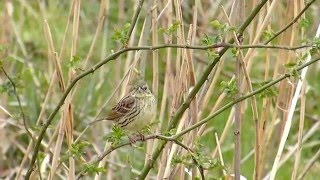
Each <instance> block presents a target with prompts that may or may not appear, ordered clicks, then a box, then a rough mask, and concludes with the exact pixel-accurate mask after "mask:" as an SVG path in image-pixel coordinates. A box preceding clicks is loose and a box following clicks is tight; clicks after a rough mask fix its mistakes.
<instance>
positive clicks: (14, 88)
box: [1, 67, 34, 141]
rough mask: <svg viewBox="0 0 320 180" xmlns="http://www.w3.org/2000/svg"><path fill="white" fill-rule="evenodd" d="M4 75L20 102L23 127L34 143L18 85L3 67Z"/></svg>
mask: <svg viewBox="0 0 320 180" xmlns="http://www.w3.org/2000/svg"><path fill="white" fill-rule="evenodd" d="M1 69H2V71H3V73H4V75H5V76H6V77H7V78H8V80H9V81H10V83H11V84H12V87H13V94H14V96H15V97H16V99H17V101H18V105H19V109H20V112H21V115H22V121H23V126H24V128H25V130H26V132H27V134H28V135H29V136H30V137H31V139H32V141H34V138H33V136H32V133H31V132H30V131H29V129H28V126H27V121H26V116H25V114H24V112H23V109H22V106H21V101H20V97H19V95H18V93H17V88H16V84H15V83H14V82H13V80H12V79H11V77H10V76H9V75H8V74H7V72H6V71H5V70H4V68H3V67H1Z"/></svg>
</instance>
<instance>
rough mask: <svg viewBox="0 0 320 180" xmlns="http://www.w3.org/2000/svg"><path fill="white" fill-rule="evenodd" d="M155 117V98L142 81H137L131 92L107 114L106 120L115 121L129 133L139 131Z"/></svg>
mask: <svg viewBox="0 0 320 180" xmlns="http://www.w3.org/2000/svg"><path fill="white" fill-rule="evenodd" d="M155 115H156V98H155V96H154V95H153V94H152V93H151V91H150V90H149V88H148V85H147V84H146V82H144V81H143V80H138V81H137V83H136V85H135V86H134V87H133V88H132V89H131V91H130V92H129V93H128V94H127V95H126V96H124V97H123V98H122V99H121V100H120V101H119V102H118V103H117V104H116V105H115V106H114V107H113V108H112V109H111V111H110V112H109V113H108V114H107V116H106V117H105V119H106V120H112V121H115V122H116V123H117V124H118V125H119V126H120V127H122V128H124V129H126V130H129V131H134V132H135V131H140V130H141V129H142V128H143V127H144V126H146V125H148V124H150V123H151V122H152V121H153V120H154V118H155Z"/></svg>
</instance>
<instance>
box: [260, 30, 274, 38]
mask: <svg viewBox="0 0 320 180" xmlns="http://www.w3.org/2000/svg"><path fill="white" fill-rule="evenodd" d="M274 35H275V33H274V31H273V30H272V29H270V30H265V31H263V32H262V36H261V37H262V39H263V40H268V39H270V38H272V37H273V36H274Z"/></svg>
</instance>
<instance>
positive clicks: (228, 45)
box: [125, 43, 314, 51]
mask: <svg viewBox="0 0 320 180" xmlns="http://www.w3.org/2000/svg"><path fill="white" fill-rule="evenodd" d="M309 47H314V45H313V44H306V45H301V46H280V45H263V44H252V45H237V44H232V43H216V44H212V45H208V46H199V45H198V46H197V45H194V46H192V45H183V44H164V45H158V46H136V47H127V48H126V49H125V50H126V51H137V50H149V51H154V50H158V49H164V48H182V49H196V50H208V49H216V48H238V49H252V48H257V49H262V48H263V49H283V50H288V51H295V50H298V49H303V48H309Z"/></svg>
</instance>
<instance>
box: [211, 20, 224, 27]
mask: <svg viewBox="0 0 320 180" xmlns="http://www.w3.org/2000/svg"><path fill="white" fill-rule="evenodd" d="M209 24H210V25H211V27H213V28H214V29H221V27H222V25H221V23H220V22H219V21H218V20H213V21H211V22H210V23H209Z"/></svg>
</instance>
